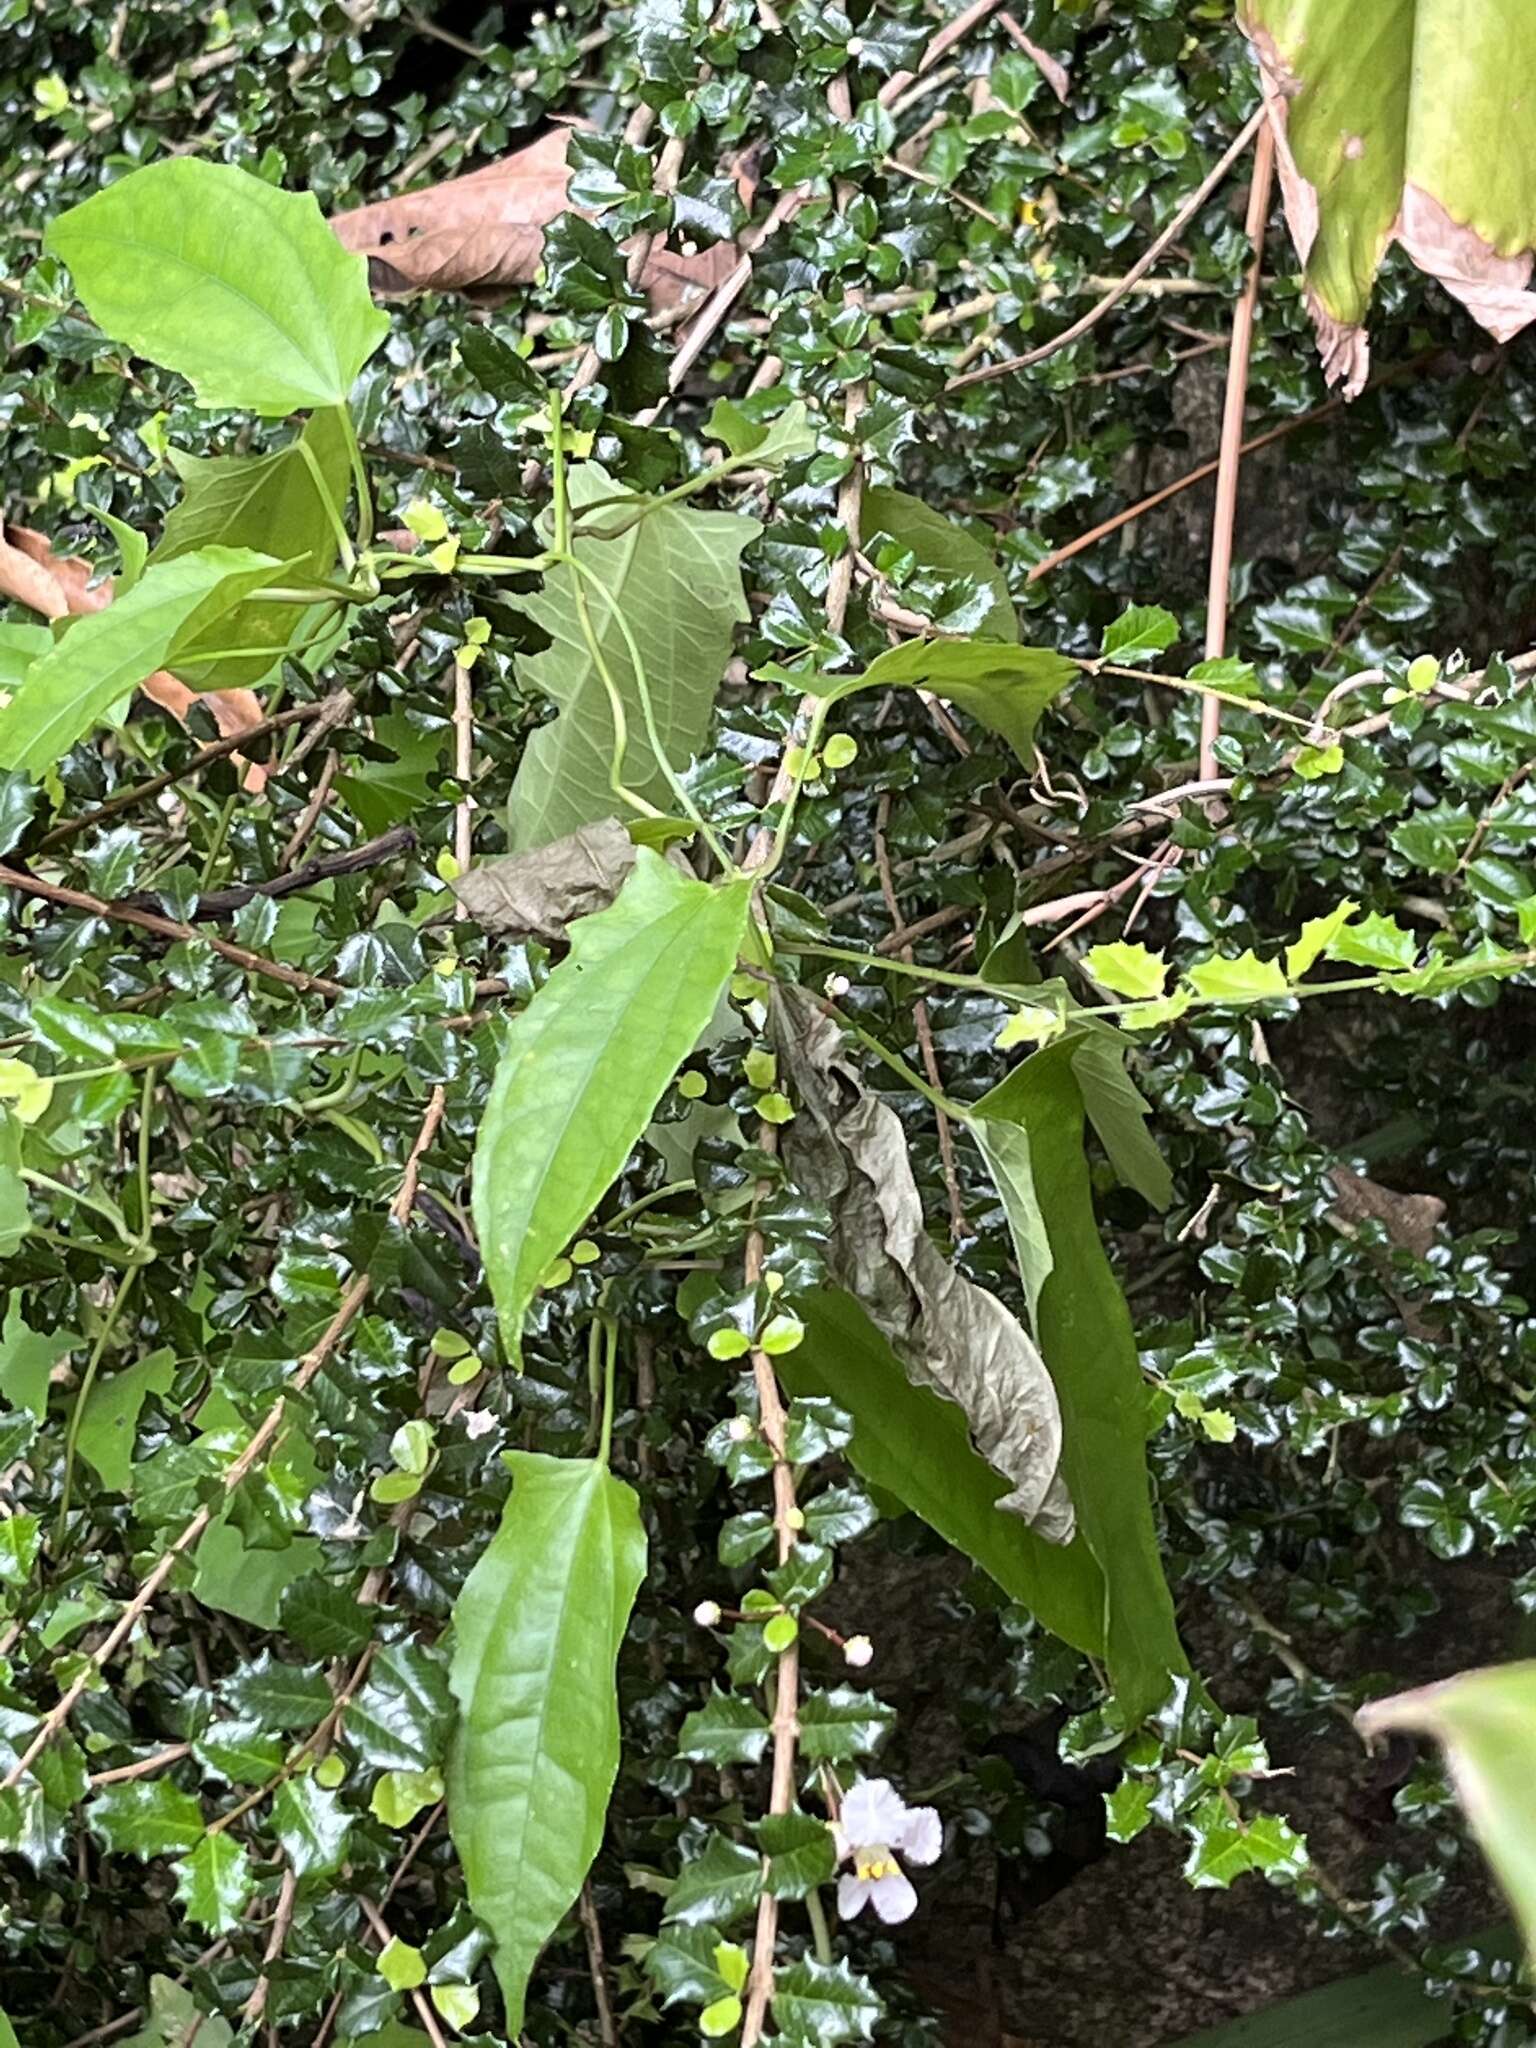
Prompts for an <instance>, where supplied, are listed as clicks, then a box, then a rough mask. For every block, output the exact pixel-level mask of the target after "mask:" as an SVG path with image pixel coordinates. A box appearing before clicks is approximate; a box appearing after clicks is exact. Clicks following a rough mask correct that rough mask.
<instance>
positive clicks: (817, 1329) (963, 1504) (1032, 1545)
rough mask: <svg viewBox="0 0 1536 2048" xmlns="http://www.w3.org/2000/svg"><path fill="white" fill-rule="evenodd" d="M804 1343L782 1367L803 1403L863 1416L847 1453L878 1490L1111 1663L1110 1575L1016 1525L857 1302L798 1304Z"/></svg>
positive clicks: (958, 1430)
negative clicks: (816, 1399)
mask: <svg viewBox="0 0 1536 2048" xmlns="http://www.w3.org/2000/svg"><path fill="white" fill-rule="evenodd" d="M799 1313H800V1317H801V1320H802V1321H803V1323H804V1324H805V1336H804V1339H803V1340H802V1342H801V1344H800V1346H799V1348H798V1349H797V1350H795V1351H792V1352H790V1353H789V1354H788V1356H787V1357H784V1358H781V1359H779V1360H777V1361H776V1363H777V1366H778V1372H779V1377H780V1378H781V1379H782V1380H783V1381H784V1384H785V1385H786V1386H787V1387H788V1389H789V1391H790V1392H791V1393H792V1394H794V1395H797V1396H803V1395H807V1394H829V1395H831V1397H832V1399H833V1400H834V1401H836V1402H837V1404H838V1406H839V1407H841V1408H846V1409H847V1411H848V1413H849V1414H850V1415H851V1416H852V1417H853V1437H852V1439H851V1441H850V1442H849V1444H848V1447H847V1452H846V1455H847V1457H848V1459H849V1461H850V1463H851V1464H852V1465H853V1466H854V1468H855V1470H857V1471H858V1472H860V1473H862V1474H863V1476H864V1478H865V1479H867V1480H868V1481H869V1483H870V1485H871V1486H874V1487H878V1488H879V1490H880V1491H881V1492H882V1493H888V1494H891V1495H893V1496H894V1497H895V1498H896V1499H897V1500H899V1501H900V1502H901V1503H902V1505H903V1506H904V1507H908V1508H910V1509H911V1510H912V1512H913V1514H915V1515H920V1516H921V1517H922V1519H923V1520H924V1521H925V1522H926V1523H927V1524H928V1526H929V1528H930V1529H934V1530H936V1531H937V1532H938V1534H939V1535H940V1536H942V1537H943V1538H944V1540H945V1542H946V1543H952V1544H953V1545H954V1546H955V1548H956V1549H957V1550H960V1551H963V1552H964V1553H965V1555H966V1556H967V1557H968V1558H970V1560H971V1561H972V1563H973V1564H977V1565H979V1566H980V1567H981V1569H982V1570H983V1571H984V1572H986V1573H987V1574H988V1575H989V1576H990V1577H991V1578H993V1579H994V1580H996V1582H997V1584H998V1585H999V1586H1001V1587H1002V1589H1003V1591H1004V1592H1005V1593H1006V1594H1007V1595H1008V1597H1009V1598H1010V1599H1011V1600H1017V1601H1018V1602H1019V1604H1020V1606H1021V1607H1027V1608H1028V1609H1029V1611H1030V1613H1031V1614H1033V1615H1034V1616H1035V1617H1036V1619H1037V1620H1038V1621H1039V1622H1040V1623H1041V1624H1042V1626H1043V1627H1045V1628H1048V1629H1049V1630H1050V1631H1051V1632H1052V1634H1053V1635H1058V1636H1060V1637H1061V1639H1062V1640H1063V1642H1068V1643H1071V1644H1072V1645H1073V1646H1074V1647H1075V1648H1077V1649H1079V1650H1086V1651H1087V1652H1088V1653H1089V1654H1090V1655H1091V1656H1095V1657H1102V1656H1103V1654H1104V1577H1103V1574H1102V1573H1101V1572H1100V1570H1099V1567H1098V1565H1097V1564H1096V1563H1095V1562H1094V1558H1093V1553H1092V1552H1091V1551H1090V1550H1089V1548H1088V1546H1087V1544H1086V1543H1085V1542H1084V1541H1083V1538H1082V1535H1081V1533H1079V1534H1078V1535H1076V1536H1074V1537H1073V1539H1072V1541H1071V1542H1070V1543H1066V1544H1061V1543H1047V1542H1045V1541H1044V1540H1043V1539H1042V1538H1041V1537H1039V1536H1037V1535H1036V1534H1035V1532H1034V1530H1033V1529H1031V1528H1030V1527H1029V1525H1028V1523H1026V1522H1023V1521H1021V1520H1020V1519H1019V1517H1018V1516H1017V1515H1005V1514H999V1513H998V1509H997V1503H998V1501H999V1500H1000V1499H1001V1498H1002V1496H1003V1495H1004V1494H1005V1493H1006V1492H1007V1491H1008V1482H1007V1481H1006V1480H1005V1479H1003V1478H1002V1477H1000V1475H999V1474H998V1473H996V1472H995V1471H994V1470H993V1469H992V1467H991V1466H990V1465H989V1464H988V1463H987V1461H986V1459H985V1458H983V1457H981V1456H979V1455H978V1453H977V1452H976V1451H974V1450H973V1449H972V1448H971V1440H970V1437H969V1435H968V1434H967V1432H966V1427H965V1418H964V1417H963V1416H962V1414H961V1412H960V1410H959V1409H958V1408H957V1407H956V1406H955V1405H954V1403H953V1402H951V1401H945V1400H942V1399H941V1398H940V1397H939V1396H938V1395H937V1394H933V1393H930V1392H929V1391H928V1390H927V1389H926V1388H924V1387H915V1386H913V1385H912V1383H911V1381H910V1380H909V1379H908V1378H907V1376H906V1374H905V1372H903V1370H902V1367H901V1361H900V1360H899V1359H898V1358H897V1356H896V1354H895V1352H894V1351H893V1350H892V1349H891V1347H890V1345H889V1344H888V1343H887V1342H886V1340H885V1338H884V1337H882V1336H881V1334H880V1332H879V1331H878V1330H877V1329H876V1328H875V1326H874V1324H873V1323H872V1322H871V1321H870V1319H869V1317H868V1316H867V1315H866V1314H865V1313H864V1310H863V1309H862V1308H861V1307H860V1306H859V1304H858V1302H856V1301H855V1300H854V1299H853V1297H852V1295H850V1294H844V1293H843V1292H842V1291H841V1290H840V1289H836V1288H825V1289H823V1290H822V1291H821V1292H819V1293H817V1294H815V1295H811V1296H808V1297H807V1298H806V1299H805V1300H804V1301H802V1302H801V1303H800V1304H799Z"/></svg>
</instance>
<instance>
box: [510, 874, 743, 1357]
mask: <svg viewBox="0 0 1536 2048" xmlns="http://www.w3.org/2000/svg"><path fill="white" fill-rule="evenodd" d="M749 896H750V885H749V884H748V883H746V882H729V883H725V884H723V885H722V886H721V887H719V888H710V887H709V886H708V885H707V884H706V883H703V882H696V881H694V880H693V879H692V878H691V877H690V876H688V875H683V874H679V873H678V872H677V871H676V870H675V869H673V868H671V867H669V866H668V865H667V863H666V862H665V861H664V860H663V859H662V858H661V856H660V855H659V854H656V853H653V852H651V851H650V850H649V849H648V848H642V849H641V851H640V852H639V854H638V856H637V858H636V863H635V869H634V872H633V874H632V875H631V876H630V878H629V880H628V881H627V882H626V883H625V884H624V887H623V889H622V890H621V891H620V893H619V896H618V899H617V901H616V902H615V903H614V904H613V906H612V907H611V908H610V909H608V910H604V911H601V912H599V913H598V915H596V916H595V917H586V918H582V919H580V920H579V921H578V922H577V923H576V924H574V925H573V926H572V927H571V950H570V953H569V955H568V957H567V958H566V959H565V960H563V961H562V962H561V964H560V965H559V966H558V967H557V968H556V969H555V971H554V973H553V974H551V976H550V977H549V979H548V981H546V982H545V984H544V986H543V987H542V988H541V989H540V990H539V992H538V994H537V995H535V997H534V998H533V1000H532V1002H530V1003H529V1005H528V1007H527V1009H525V1010H524V1011H522V1012H521V1014H520V1015H518V1016H517V1017H515V1018H514V1019H513V1021H512V1025H511V1028H510V1030H509V1031H508V1033H507V1041H506V1046H505V1049H504V1050H503V1052H502V1055H501V1060H500V1064H499V1065H498V1067H497V1069H496V1079H495V1082H494V1083H493V1085H492V1088H491V1094H490V1100H489V1101H488V1103H487V1104H486V1110H485V1117H484V1120H483V1121H482V1123H481V1126H480V1138H479V1142H478V1144H477V1146H476V1148H475V1175H474V1212H475V1224H476V1228H477V1230H478V1233H479V1238H480V1246H481V1250H482V1252H483V1254H484V1257H485V1264H486V1271H487V1273H488V1274H489V1277H490V1282H491V1292H492V1294H493V1295H494V1297H495V1301H496V1307H497V1311H498V1313H499V1315H500V1318H501V1331H502V1341H503V1343H504V1344H505V1346H506V1350H507V1355H508V1357H509V1358H510V1359H511V1360H512V1361H513V1362H514V1363H517V1362H518V1360H519V1359H520V1357H521V1343H522V1324H523V1313H524V1311H525V1309H526V1308H527V1306H528V1303H529V1301H530V1300H531V1299H532V1298H533V1295H534V1293H535V1292H536V1290H537V1288H538V1286H539V1282H540V1280H541V1278H542V1276H543V1274H544V1273H545V1271H546V1270H547V1269H548V1267H549V1265H550V1263H551V1261H552V1260H553V1259H555V1258H556V1257H557V1256H558V1254H559V1253H560V1252H562V1251H563V1250H564V1249H565V1247H566V1245H567V1244H568V1243H569V1242H570V1240H571V1238H572V1237H573V1236H574V1235H575V1233H576V1231H577V1230H578V1228H579V1227H580V1226H581V1224H582V1223H584V1222H585V1221H586V1219H587V1217H588V1216H589V1215H590V1214H591V1212H592V1210H593V1208H594V1207H595V1206H596V1204H597V1203H598V1202H599V1201H600V1200H601V1198H602V1196H603V1195H604V1194H605V1193H606V1192H607V1190H608V1188H609V1187H611V1186H612V1184H613V1182H614V1180H615V1179H616V1178H617V1177H618V1174H619V1172H620V1170H621V1169H622V1167H623V1165H624V1162H625V1160H626V1159H627V1158H628V1157H629V1154H630V1151H631V1150H632V1148H633V1147H634V1145H635V1144H636V1142H637V1141H638V1139H639V1137H640V1134H641V1133H642V1132H643V1131H644V1129H645V1127H646V1125H647V1124H648V1123H649V1122H650V1119H651V1112H652V1111H653V1110H654V1109H655V1107H656V1104H657V1103H658V1101H660V1099H661V1095H662V1092H663V1090H664V1089H665V1088H666V1087H667V1085H668V1083H669V1082H670V1081H671V1079H672V1077H673V1075H674V1074H675V1073H676V1072H677V1070H678V1068H679V1067H680V1066H681V1065H682V1063H683V1061H684V1060H685V1059H686V1058H687V1057H688V1055H689V1053H690V1052H692V1050H693V1048H694V1046H695V1045H696V1044H697V1042H698V1040H699V1037H700V1035H701V1034H702V1032H703V1030H704V1028H705V1026H706V1025H707V1024H708V1023H709V1020H710V1018H711V1017H712V1016H713V1014H714V1011H715V1006H716V1004H717V1003H718V1002H719V1000H720V994H721V991H722V990H723V989H724V987H725V984H726V981H727V979H728V977H729V975H730V973H731V969H732V968H733V967H734V965H735V962H736V954H737V949H738V948H739V946H740V944H741V941H742V935H743V933H744V932H745V930H746V921H747V907H748V899H749Z"/></svg>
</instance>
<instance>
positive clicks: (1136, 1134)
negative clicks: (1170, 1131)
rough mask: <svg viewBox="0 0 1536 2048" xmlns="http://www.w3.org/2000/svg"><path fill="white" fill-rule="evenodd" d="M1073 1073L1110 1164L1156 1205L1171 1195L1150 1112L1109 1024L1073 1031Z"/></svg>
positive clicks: (1119, 1039) (1121, 1044) (1120, 1041)
mask: <svg viewBox="0 0 1536 2048" xmlns="http://www.w3.org/2000/svg"><path fill="white" fill-rule="evenodd" d="M1071 1046H1072V1077H1073V1079H1074V1080H1075V1081H1076V1082H1077V1085H1078V1089H1079V1090H1080V1092H1081V1094H1082V1098H1083V1108H1084V1109H1085V1110H1086V1111H1087V1112H1088V1121H1089V1123H1091V1124H1092V1125H1093V1128H1094V1132H1095V1134H1096V1135H1097V1137H1098V1140H1099V1143H1100V1144H1101V1145H1102V1146H1103V1147H1104V1150H1105V1151H1106V1152H1107V1153H1108V1154H1109V1163H1110V1165H1111V1166H1112V1167H1113V1168H1114V1169H1115V1172H1116V1173H1117V1174H1118V1175H1119V1176H1120V1178H1121V1180H1122V1181H1124V1183H1125V1185H1126V1186H1127V1187H1128V1188H1134V1189H1135V1190H1136V1192H1137V1194H1139V1195H1140V1196H1141V1198H1142V1200H1143V1201H1145V1202H1150V1203H1151V1205H1152V1207H1153V1208H1154V1209H1166V1208H1167V1206H1168V1204H1169V1203H1170V1202H1171V1201H1172V1200H1173V1174H1172V1171H1171V1170H1170V1168H1169V1165H1168V1162H1167V1160H1166V1159H1165V1158H1164V1157H1163V1155H1162V1153H1161V1152H1160V1151H1159V1150H1158V1147H1157V1140H1156V1139H1155V1138H1154V1137H1153V1136H1152V1133H1151V1132H1150V1131H1149V1130H1148V1128H1147V1120H1148V1118H1149V1117H1150V1116H1151V1114H1152V1111H1151V1108H1150V1105H1149V1104H1148V1102H1147V1098H1146V1097H1145V1096H1144V1095H1143V1094H1142V1092H1141V1090H1140V1089H1139V1088H1138V1087H1137V1086H1136V1083H1135V1082H1134V1081H1133V1080H1132V1079H1131V1077H1130V1075H1129V1074H1128V1073H1127V1072H1126V1067H1125V1041H1124V1039H1123V1038H1122V1037H1121V1036H1120V1035H1119V1033H1118V1032H1116V1031H1113V1030H1112V1029H1111V1028H1110V1027H1109V1026H1108V1025H1106V1024H1102V1023H1092V1024H1090V1027H1089V1028H1088V1029H1087V1030H1084V1031H1078V1032H1075V1033H1074V1034H1073V1037H1072V1040H1071Z"/></svg>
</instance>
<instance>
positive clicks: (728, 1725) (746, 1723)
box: [677, 1692, 770, 1764]
mask: <svg viewBox="0 0 1536 2048" xmlns="http://www.w3.org/2000/svg"><path fill="white" fill-rule="evenodd" d="M769 1733H770V1730H769V1726H768V1721H767V1718H766V1716H765V1715H764V1714H763V1713H762V1711H761V1709H760V1708H758V1707H757V1706H755V1705H754V1704H753V1702H752V1701H751V1700H749V1699H743V1698H742V1697H741V1695H740V1694H739V1693H734V1692H715V1693H711V1695H710V1697H709V1702H708V1704H707V1705H705V1706H702V1707H695V1709H694V1710H693V1712H692V1713H691V1714H689V1715H687V1716H686V1718H685V1719H684V1721H683V1725H682V1727H681V1728H680V1729H679V1730H678V1733H677V1753H678V1755H679V1756H686V1757H690V1758H691V1759H692V1760H693V1761H694V1762H695V1763H704V1764H755V1763H756V1762H757V1761H758V1760H759V1759H760V1758H761V1756H762V1755H763V1752H764V1751H765V1750H766V1749H767V1747H768V1737H769Z"/></svg>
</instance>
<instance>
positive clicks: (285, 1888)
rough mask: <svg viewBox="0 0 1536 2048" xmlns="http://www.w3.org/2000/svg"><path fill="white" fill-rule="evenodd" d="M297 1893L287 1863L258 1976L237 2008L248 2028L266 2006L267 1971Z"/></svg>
mask: <svg viewBox="0 0 1536 2048" xmlns="http://www.w3.org/2000/svg"><path fill="white" fill-rule="evenodd" d="M298 1894H299V1880H298V1879H297V1877H295V1876H294V1873H293V1867H292V1865H291V1864H290V1865H288V1866H286V1867H285V1868H284V1870H283V1880H282V1883H281V1884H280V1885H279V1886H278V1891H277V1911H276V1912H275V1913H274V1914H273V1915H272V1931H271V1933H270V1934H269V1935H268V1936H267V1946H266V1950H265V1953H264V1954H263V1956H262V1958H261V1975H260V1976H259V1977H258V1978H257V1979H256V1988H255V1990H254V1991H253V1992H252V1993H251V1995H250V1997H249V1998H248V1999H247V2000H246V2001H245V2005H244V2007H243V2008H242V2010H241V2014H240V2017H241V2019H242V2020H243V2021H244V2023H245V2025H246V2026H248V2027H253V2026H255V2024H256V2022H257V2021H258V2020H259V2019H260V2018H261V2016H262V2014H263V2013H264V2012H265V2011H266V2009H267V1992H268V1989H269V1988H270V1985H271V1978H270V1977H269V1975H268V1972H269V1971H270V1969H271V1967H272V1965H273V1964H274V1963H275V1962H276V1961H277V1959H278V1957H279V1956H280V1955H281V1954H282V1952H283V1944H284V1943H285V1942H286V1941H287V1939H288V1930H289V1928H290V1927H291V1926H292V1925H293V1902H294V1900H295V1899H296V1898H297V1897H298Z"/></svg>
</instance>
